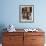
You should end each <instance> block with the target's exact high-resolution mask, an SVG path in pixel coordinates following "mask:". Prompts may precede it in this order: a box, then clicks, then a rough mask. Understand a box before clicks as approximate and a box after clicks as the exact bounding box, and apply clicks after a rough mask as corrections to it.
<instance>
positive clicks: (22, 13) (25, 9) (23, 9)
mask: <svg viewBox="0 0 46 46" xmlns="http://www.w3.org/2000/svg"><path fill="white" fill-rule="evenodd" d="M19 21H20V22H23V23H31V22H34V5H19Z"/></svg>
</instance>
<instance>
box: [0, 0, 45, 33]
mask: <svg viewBox="0 0 46 46" xmlns="http://www.w3.org/2000/svg"><path fill="white" fill-rule="evenodd" d="M25 4H26V5H28V4H29V5H34V22H33V23H20V22H19V5H25ZM45 4H46V0H0V31H1V29H2V28H4V27H7V26H8V25H9V24H13V25H14V26H15V27H16V28H36V27H40V28H42V29H43V30H44V31H45V32H46V5H45Z"/></svg>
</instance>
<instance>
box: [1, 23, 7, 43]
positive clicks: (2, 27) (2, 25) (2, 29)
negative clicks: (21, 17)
mask: <svg viewBox="0 0 46 46" xmlns="http://www.w3.org/2000/svg"><path fill="white" fill-rule="evenodd" d="M4 28H6V27H5V25H4V24H0V43H2V36H3V34H2V33H3V32H5V31H6V30H4Z"/></svg>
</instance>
